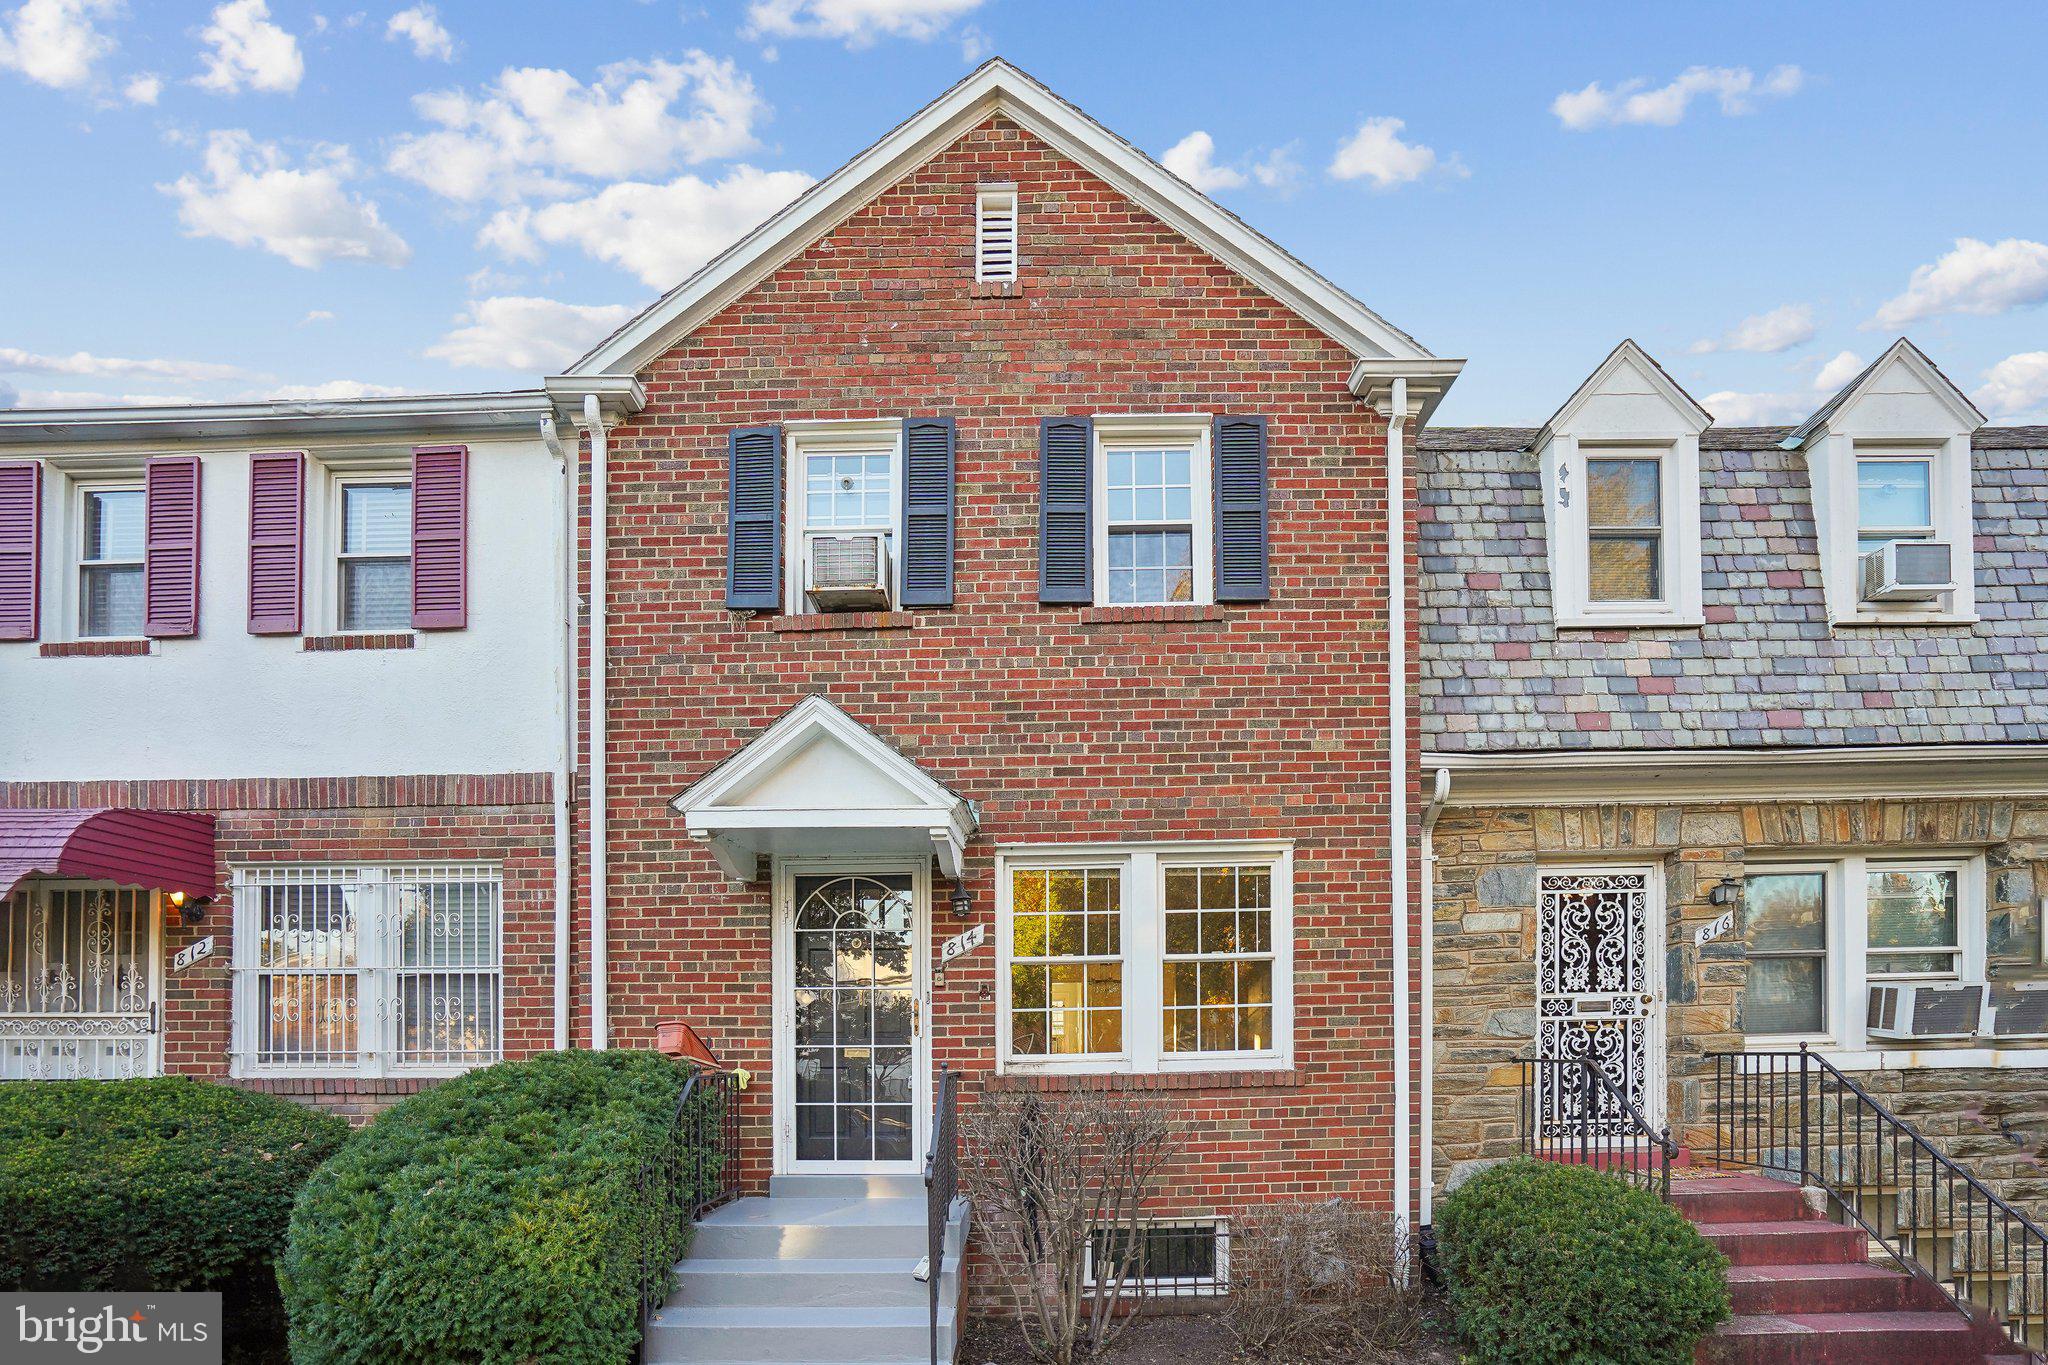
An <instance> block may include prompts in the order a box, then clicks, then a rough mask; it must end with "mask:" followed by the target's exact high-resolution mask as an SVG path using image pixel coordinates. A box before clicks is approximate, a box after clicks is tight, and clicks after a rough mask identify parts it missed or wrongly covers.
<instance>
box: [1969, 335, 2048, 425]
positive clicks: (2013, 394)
mask: <svg viewBox="0 0 2048 1365" xmlns="http://www.w3.org/2000/svg"><path fill="white" fill-rule="evenodd" d="M1970 396H1971V397H1972V398H1975V399H1976V400H1977V405H1978V406H1979V407H1981V408H1983V409H1984V410H1985V411H1986V412H1989V413H1990V414H1991V415H1992V416H1994V417H2014V416H2017V415H2019V414H2020V413H2023V412H2035V411H2038V412H2040V413H2042V414H2043V415H2044V416H2048V351H2022V352H2020V353H2019V354H2018V355H2009V356H2007V357H2006V358H2005V359H2003V360H2001V361H1999V362H1998V363H1997V364H1996V365H1993V366H1992V367H1991V368H1990V369H1988V370H1986V371H1985V372H1984V386H1983V387H1982V388H1980V389H1978V390H1977V391H1976V392H1975V393H1974V394H1972V395H1970Z"/></svg>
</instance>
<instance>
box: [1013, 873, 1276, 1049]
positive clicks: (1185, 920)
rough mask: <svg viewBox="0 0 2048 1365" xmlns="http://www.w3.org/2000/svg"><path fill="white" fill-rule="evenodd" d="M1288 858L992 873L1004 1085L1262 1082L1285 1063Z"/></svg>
mask: <svg viewBox="0 0 2048 1365" xmlns="http://www.w3.org/2000/svg"><path fill="white" fill-rule="evenodd" d="M1290 866H1291V864H1290V857H1289V853H1288V850H1287V848H1286V846H1285V845H1186V844H1151V845H1132V846H1126V847H1119V848H1089V847H1086V846H1078V847H1071V848H1067V847H1061V848H1042V849H1019V850H1016V851H1014V852H1012V851H1006V852H1004V853H1003V854H1001V855H1000V857H999V868H998V878H999V881H998V893H997V900H998V913H999V926H998V934H999V943H1000V949H999V957H1000V970H999V976H998V987H997V990H998V1015H999V1022H998V1027H997V1031H998V1035H999V1043H998V1046H999V1050H1000V1058H999V1061H1000V1063H1001V1064H1002V1065H1003V1066H1004V1067H1005V1068H1006V1069H1012V1070H1018V1071H1027V1070H1053V1071H1122V1072H1149V1071H1164V1070H1191V1069H1193V1070H1231V1069H1272V1068H1277V1067H1281V1066H1285V1065H1287V1064H1288V1061H1289V1057H1290V1054H1291V1049H1292V1042H1293V1039H1292V1032H1293V1030H1292V1019H1291V1010H1292V1000H1293V996H1292V982H1291V971H1292V963H1293V952H1292V944H1291V940H1290V932H1291V931H1290V924H1291V892H1290V888H1291V879H1290Z"/></svg>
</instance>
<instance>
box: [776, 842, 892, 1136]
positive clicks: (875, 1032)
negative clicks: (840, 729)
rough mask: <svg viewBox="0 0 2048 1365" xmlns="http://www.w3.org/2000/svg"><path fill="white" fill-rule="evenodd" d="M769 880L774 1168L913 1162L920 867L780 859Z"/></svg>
mask: <svg viewBox="0 0 2048 1365" xmlns="http://www.w3.org/2000/svg"><path fill="white" fill-rule="evenodd" d="M777 890H778V895H777V900H778V902H779V904H778V913H777V915H776V925H777V945H776V946H777V950H778V951H777V953H776V958H777V966H778V971H777V978H778V984H777V992H778V997H779V999H778V1002H777V1009H776V1023H777V1028H776V1033H777V1035H778V1038H777V1046H776V1059H775V1070H776V1076H775V1095H776V1101H777V1103H776V1110H777V1120H776V1129H777V1143H776V1147H777V1168H778V1169H780V1170H784V1171H837V1172H846V1173H855V1172H890V1171H899V1172H908V1171H914V1170H918V1169H920V1168H921V1165H922V1162H923V1158H924V1146H923V1141H922V1133H923V1131H924V1126H925V1111H926V1107H927V1104H928V1100H927V1098H926V1084H925V1079H926V1070H927V1067H926V1060H925V1059H926V1051H927V1049H926V1040H925V1037H924V1027H923V1025H924V1013H925V1011H924V998H925V975H924V972H925V963H924V951H923V945H924V934H925V930H926V924H925V905H926V877H925V874H924V872H923V870H922V869H917V868H912V867H903V866H885V865H879V864H878V865H872V866H858V865H844V864H841V865H831V864H824V865H818V864H791V865H789V866H787V867H785V868H784V869H782V870H781V875H779V876H778V877H777Z"/></svg>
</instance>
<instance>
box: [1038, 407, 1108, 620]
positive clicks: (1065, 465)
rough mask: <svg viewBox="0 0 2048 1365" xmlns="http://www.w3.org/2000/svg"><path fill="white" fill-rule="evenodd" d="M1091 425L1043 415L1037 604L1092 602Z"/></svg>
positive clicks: (1083, 420)
mask: <svg viewBox="0 0 2048 1365" xmlns="http://www.w3.org/2000/svg"><path fill="white" fill-rule="evenodd" d="M1094 448H1095V441H1094V423H1092V422H1090V421H1089V420H1088V419H1087V418H1086V417H1046V418H1042V419H1040V421H1039V423H1038V600H1039V601H1041V602H1090V601H1093V600H1094V595H1095V594H1094V577H1093V573H1092V570H1093V567H1094V566H1093V564H1092V562H1091V561H1092V560H1093V558H1094V554H1093V549H1094V539H1093V536H1092V533H1091V532H1090V529H1089V525H1088V519H1089V512H1090V499H1089V492H1088V485H1089V482H1090V480H1089V469H1090V466H1091V465H1093V463H1094V459H1095V449H1094Z"/></svg>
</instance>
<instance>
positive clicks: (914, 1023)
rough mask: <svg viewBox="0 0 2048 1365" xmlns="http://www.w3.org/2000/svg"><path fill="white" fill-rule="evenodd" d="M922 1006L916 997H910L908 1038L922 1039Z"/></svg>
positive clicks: (921, 1002)
mask: <svg viewBox="0 0 2048 1365" xmlns="http://www.w3.org/2000/svg"><path fill="white" fill-rule="evenodd" d="M923 1004H924V1002H923V1001H922V1000H919V999H918V998H917V997H916V996H914V995H913V996H911V997H910V1036H911V1037H912V1038H913V1039H916V1038H922V1037H924V1010H923V1008H922V1006H923Z"/></svg>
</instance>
